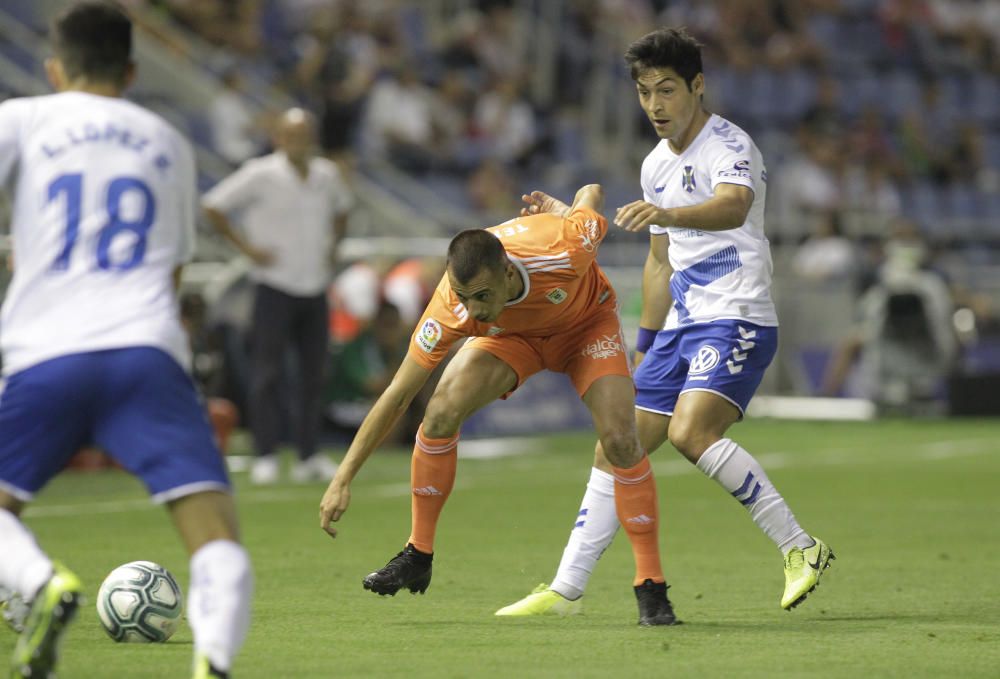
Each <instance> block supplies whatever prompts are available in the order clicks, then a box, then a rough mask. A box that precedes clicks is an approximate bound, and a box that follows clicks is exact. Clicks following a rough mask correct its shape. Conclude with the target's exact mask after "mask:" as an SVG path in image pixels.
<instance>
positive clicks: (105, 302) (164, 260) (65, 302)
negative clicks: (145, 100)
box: [0, 92, 195, 375]
mask: <svg viewBox="0 0 1000 679" xmlns="http://www.w3.org/2000/svg"><path fill="white" fill-rule="evenodd" d="M18 159H19V164H18V166H17V167H14V166H13V165H14V161H15V160H18ZM194 176H195V175H194V161H193V156H192V152H191V148H190V146H189V145H188V142H187V141H186V140H184V139H183V138H182V137H181V136H180V134H178V133H177V131H176V130H174V129H173V128H172V127H171V126H170V125H168V124H167V123H166V122H164V121H163V120H162V119H161V118H160V117H159V116H157V115H156V114H154V113H152V112H150V111H147V110H145V109H143V108H141V107H139V106H137V105H135V104H133V103H131V102H128V101H126V100H124V99H119V98H113V97H104V96H99V95H95V94H89V93H85V92H63V93H59V94H52V95H47V96H42V97H30V98H24V99H13V100H10V101H7V102H5V103H4V104H3V105H2V106H0V180H2V181H4V183H10V182H11V180H14V179H16V186H15V187H14V188H13V197H14V201H13V202H14V208H15V209H14V214H13V215H12V224H11V235H12V236H13V242H14V268H15V275H14V279H13V282H12V284H11V287H10V289H9V290H8V291H7V296H6V299H5V300H4V304H3V316H2V321H0V341H2V350H3V356H4V374H5V375H10V374H13V373H16V372H18V371H20V370H23V369H25V368H28V367H30V366H32V365H35V364H37V363H39V362H41V361H45V360H48V359H51V358H55V357H57V356H62V355H65V354H69V353H79V352H83V351H95V350H100V349H111V348H119V347H130V346H154V347H158V348H160V349H163V350H164V351H166V352H167V353H168V354H170V355H171V356H172V357H173V358H175V359H176V360H177V361H178V362H179V363H180V364H181V365H186V364H187V362H188V357H187V354H188V350H187V341H186V339H185V336H184V332H183V329H182V328H181V325H180V322H179V320H178V316H177V304H176V300H175V296H174V290H173V281H172V275H173V271H174V269H175V268H176V267H177V266H178V265H180V264H182V263H183V262H184V261H186V260H187V259H188V258H189V257H190V256H191V254H192V250H193V247H194V212H193V211H194V208H195V195H194V191H195V187H194Z"/></svg>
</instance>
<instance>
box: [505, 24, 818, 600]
mask: <svg viewBox="0 0 1000 679" xmlns="http://www.w3.org/2000/svg"><path fill="white" fill-rule="evenodd" d="M625 60H626V62H627V63H628V65H629V67H630V68H631V74H632V78H633V79H634V80H635V83H636V89H637V91H638V95H639V103H640V105H641V106H642V109H643V111H644V112H645V113H646V115H647V117H648V118H649V120H650V122H651V123H652V124H653V127H654V129H655V130H656V133H657V135H658V136H659V137H660V143H659V144H658V145H657V146H656V147H655V148H654V149H653V150H652V151H651V152H650V154H649V155H648V156H647V157H646V160H645V161H644V162H643V164H642V192H643V199H642V200H637V201H635V202H632V203H630V204H628V205H626V206H624V207H621V208H619V209H618V212H617V214H616V217H615V223H616V224H617V225H618V226H620V227H622V228H624V229H626V230H628V231H641V230H645V229H647V228H648V229H649V233H650V251H649V255H648V257H647V259H646V265H645V268H644V270H643V279H642V297H643V305H642V314H641V317H640V328H639V337H638V341H637V342H636V352H637V357H636V360H637V362H638V368H637V369H636V373H635V385H636V403H635V405H636V423H637V428H638V433H639V440H640V442H641V443H642V446H643V447H644V448H645V449H646V450H647V451H649V452H652V451H654V450H656V449H657V448H659V447H660V446H661V445H662V444H663V443H664V441H666V440H668V439H669V441H670V443H672V444H673V446H674V447H675V448H676V449H677V450H678V451H679V452H680V453H681V454H682V455H684V457H686V458H687V459H688V460H689V461H691V462H692V463H693V464H695V465H696V466H697V467H698V469H699V470H701V471H702V472H703V473H705V474H706V475H707V476H709V477H711V478H712V479H714V480H715V481H716V482H717V483H719V484H720V485H721V486H722V487H723V488H725V489H726V492H728V493H729V494H730V495H732V497H733V498H734V499H735V500H736V501H737V502H739V503H740V504H741V505H743V506H744V507H746V509H747V510H748V511H749V512H750V516H751V517H752V519H753V521H754V523H756V524H757V526H758V528H760V529H761V530H762V531H763V532H764V533H765V534H766V535H767V536H768V537H769V538H770V539H771V540H772V541H773V542H774V543H775V545H776V546H777V547H778V548H779V549H780V550H781V552H782V554H783V558H784V568H785V589H784V593H783V595H782V597H781V602H780V603H781V607H782V608H784V609H786V610H787V609H790V608H793V607H795V606H797V605H798V604H799V603H801V602H802V601H803V600H804V599H805V597H806V595H808V594H809V593H810V592H811V591H812V590H813V589H814V588H815V587H816V585H817V584H818V583H819V578H820V576H821V575H822V573H823V570H824V569H825V568H826V567H827V566H828V565H829V563H830V561H831V560H832V559H833V553H832V552H831V550H830V548H829V547H828V546H827V545H826V544H825V543H823V542H822V541H821V540H818V539H814V538H812V537H810V536H809V534H807V533H806V532H805V531H804V530H803V529H802V528H801V527H800V526H799V524H798V522H797V521H796V520H795V517H794V516H793V515H792V512H791V510H790V509H789V508H788V505H787V504H786V503H785V500H784V498H782V496H781V495H780V494H779V493H778V491H777V489H776V488H775V487H774V485H773V484H772V483H771V481H770V480H769V479H768V477H767V475H766V474H765V473H764V470H763V469H762V468H761V466H760V464H759V463H758V462H757V460H755V459H754V458H753V456H751V455H750V453H748V452H747V451H746V450H744V449H743V448H742V447H741V446H740V445H739V444H737V443H735V442H734V441H733V440H731V439H729V438H727V437H726V431H727V430H728V429H729V427H730V426H731V425H733V424H734V423H736V422H738V421H739V420H741V419H742V418H743V413H744V411H745V409H746V406H747V404H748V403H749V402H750V399H751V398H752V397H753V394H754V391H756V389H757V387H758V385H759V384H760V381H761V379H762V378H763V376H764V371H765V370H766V369H767V366H768V365H769V364H770V362H771V359H772V358H773V357H774V353H775V351H776V349H777V342H778V319H777V316H776V314H775V310H774V304H773V302H772V301H771V293H770V287H771V253H770V246H769V244H768V241H767V238H766V237H765V236H764V200H765V194H766V191H767V170H766V169H765V167H764V161H763V159H762V157H761V154H760V151H759V150H758V149H757V146H756V145H755V144H754V143H753V140H752V139H750V136H749V135H747V133H746V132H744V131H743V130H741V129H740V128H738V127H737V126H735V125H734V124H732V123H731V122H729V121H728V120H725V119H723V118H721V117H719V116H717V115H714V114H712V113H710V112H708V111H706V110H705V108H704V105H703V102H702V95H703V93H704V89H705V77H704V75H703V73H702V64H701V46H700V45H699V44H698V43H697V42H696V41H695V40H694V39H693V38H691V36H689V35H688V34H687V33H685V32H684V31H683V30H675V29H669V28H665V29H660V30H657V31H653V32H652V33H649V34H648V35H646V36H644V37H642V38H640V39H639V40H637V41H636V42H634V43H633V44H632V45H631V46H630V47H629V49H628V51H627V52H626V54H625ZM543 197H544V196H543ZM526 199H528V203H529V207H528V210H529V211H538V210H540V209H543V203H542V202H540V200H539V199H538V198H532V197H528V196H526ZM608 470H609V466H608V463H607V461H606V459H605V458H604V455H603V452H602V451H601V448H600V445H598V448H597V454H596V456H595V464H594V469H593V470H592V472H591V477H590V482H589V483H588V484H587V491H586V493H585V494H584V498H583V504H582V506H581V509H580V517H579V518H580V519H581V520H579V521H577V523H576V525H575V528H574V529H573V532H572V533H571V534H570V540H569V544H568V545H567V546H566V550H565V551H564V553H563V559H562V562H561V563H560V564H559V570H558V572H557V573H556V578H555V580H554V581H553V583H552V586H551V587H550V588H548V589H543V590H541V591H536V592H535V593H533V594H531V595H529V596H528V597H526V598H524V599H522V600H521V601H518V602H516V603H514V604H511V605H510V606H507V607H505V608H503V609H501V610H500V611H498V612H497V614H498V615H539V614H543V613H552V612H557V611H569V612H573V611H575V610H579V604H576V602H577V601H578V600H579V599H580V597H581V596H582V595H583V591H584V589H585V587H586V585H587V581H588V580H589V578H590V574H591V572H592V571H593V569H594V567H595V566H596V563H597V560H598V558H600V555H601V554H602V553H603V552H604V550H605V549H606V548H607V547H608V545H609V544H610V543H611V540H612V538H613V537H614V535H615V532H617V530H618V525H617V520H616V519H615V518H614V507H615V500H614V486H613V485H612V484H611V481H610V479H611V475H610V474H609V473H608ZM573 604H575V605H573Z"/></svg>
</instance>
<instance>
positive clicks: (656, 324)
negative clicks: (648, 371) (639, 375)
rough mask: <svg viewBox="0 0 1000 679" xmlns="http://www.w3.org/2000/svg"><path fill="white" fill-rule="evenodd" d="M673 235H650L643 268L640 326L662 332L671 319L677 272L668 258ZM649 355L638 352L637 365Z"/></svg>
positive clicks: (636, 355)
mask: <svg viewBox="0 0 1000 679" xmlns="http://www.w3.org/2000/svg"><path fill="white" fill-rule="evenodd" d="M669 247H670V236H668V235H667V234H659V235H653V234H651V235H650V236H649V253H648V254H647V255H646V264H645V265H644V266H643V268H642V313H641V314H640V316H639V327H640V328H649V329H650V330H659V329H660V328H662V327H663V325H664V323H665V322H666V320H667V313H669V311H670V305H671V304H673V298H672V297H671V296H670V293H669V291H670V276H671V275H672V274H673V273H674V269H673V267H671V266H670V258H669V257H668V256H667V248H669ZM644 356H645V352H640V351H636V352H635V364H636V365H639V364H640V363H642V359H643V357H644Z"/></svg>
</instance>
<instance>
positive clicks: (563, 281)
mask: <svg viewBox="0 0 1000 679" xmlns="http://www.w3.org/2000/svg"><path fill="white" fill-rule="evenodd" d="M607 230H608V223H607V221H606V220H605V219H604V217H603V216H602V215H600V214H599V213H597V212H595V211H593V210H591V209H589V208H577V209H576V210H574V211H573V213H572V214H570V215H569V216H568V217H565V218H563V217H557V216H555V215H551V214H540V215H532V216H530V217H519V218H517V219H512V220H510V221H508V222H504V223H503V224H501V225H499V226H494V227H491V228H489V229H487V231H490V232H491V233H493V234H494V235H495V236H496V237H497V238H499V239H500V241H501V242H502V243H503V246H504V249H505V250H506V251H507V256H508V257H509V258H510V260H511V261H512V262H513V263H514V265H515V266H516V267H517V268H518V270H519V271H520V273H521V277H522V279H523V280H524V292H523V293H522V295H521V297H520V298H519V299H515V300H512V301H510V302H508V303H507V306H506V308H505V309H504V310H503V311H502V312H501V313H500V316H499V317H497V320H496V321H495V322H493V323H482V322H479V321H477V320H476V319H474V318H471V317H470V316H469V312H468V310H466V308H465V306H464V305H463V304H462V303H461V302H459V301H458V297H456V296H455V293H454V292H452V289H451V285H450V284H449V282H448V276H447V274H446V275H445V276H444V277H443V278H442V279H441V282H440V283H439V284H438V286H437V289H436V290H435V291H434V296H433V298H432V299H431V301H430V303H429V304H428V305H427V308H426V309H425V310H424V314H423V316H422V317H421V319H420V322H419V323H418V324H417V327H416V329H415V331H414V333H413V337H412V338H411V342H410V348H409V355H410V356H411V357H412V358H413V359H414V360H415V361H416V362H417V363H419V364H420V365H422V366H423V367H425V368H427V369H428V370H430V369H432V368H434V366H436V365H437V364H438V363H439V362H440V361H441V360H442V359H443V358H444V357H445V355H446V354H447V353H448V349H449V347H451V345H452V344H454V343H455V342H456V341H457V340H459V339H461V338H462V337H503V336H505V335H522V336H525V337H550V336H552V335H556V334H561V333H564V332H566V331H568V330H571V329H572V328H573V327H575V326H577V325H579V324H581V323H586V322H587V320H588V318H589V317H590V316H591V315H592V314H593V313H595V312H596V311H597V310H599V309H604V308H606V307H605V306H604V305H614V304H615V294H614V290H613V289H612V287H611V284H610V283H609V282H608V279H607V277H606V276H605V275H604V272H603V271H601V268H600V267H599V266H598V265H597V261H596V257H597V248H598V246H599V245H600V244H601V241H602V240H604V236H605V234H607Z"/></svg>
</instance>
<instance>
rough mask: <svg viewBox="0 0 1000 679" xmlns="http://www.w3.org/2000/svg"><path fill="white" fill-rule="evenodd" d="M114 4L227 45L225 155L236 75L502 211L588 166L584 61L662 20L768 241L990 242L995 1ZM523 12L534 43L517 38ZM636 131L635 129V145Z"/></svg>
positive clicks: (994, 203)
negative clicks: (749, 144) (764, 192)
mask: <svg viewBox="0 0 1000 679" xmlns="http://www.w3.org/2000/svg"><path fill="white" fill-rule="evenodd" d="M134 2H135V4H145V5H148V7H149V10H150V23H157V24H159V23H167V22H168V21H169V22H175V23H177V24H182V25H184V26H186V27H187V28H189V29H191V30H193V31H194V32H195V33H197V34H199V35H200V36H201V37H202V38H204V39H205V40H207V41H209V42H211V43H212V44H214V45H217V46H219V47H221V48H224V51H225V53H226V54H229V55H231V61H230V62H229V63H224V64H220V65H219V69H220V70H221V71H222V74H223V75H224V79H225V83H226V88H227V89H226V90H223V91H222V92H220V95H219V100H218V101H217V102H215V104H214V105H213V108H212V121H213V125H212V127H213V130H214V131H215V138H216V140H217V145H218V147H219V149H220V150H221V151H222V152H223V154H224V155H225V156H226V157H227V158H228V159H229V160H230V161H232V162H238V161H240V160H243V159H245V158H246V157H249V156H250V155H253V154H254V153H256V152H259V151H260V149H261V146H262V145H263V144H264V143H266V135H264V134H262V128H261V125H260V122H261V121H259V120H256V119H255V117H254V116H253V115H251V114H250V113H249V112H248V111H242V112H240V111H239V105H238V103H237V102H239V98H238V97H232V96H230V95H229V94H228V93H227V91H228V90H235V91H238V90H239V88H240V87H242V84H241V77H240V73H241V72H242V73H246V72H252V73H254V74H255V75H256V76H260V77H261V78H262V79H263V80H265V81H266V82H268V83H270V84H272V85H274V86H275V87H278V88H280V89H281V90H282V91H284V92H287V93H288V94H290V95H291V96H293V97H294V98H295V99H297V100H298V101H300V102H302V103H303V104H304V105H306V106H307V107H309V108H311V109H312V110H315V111H317V112H318V114H319V115H320V117H321V120H322V142H323V145H324V147H325V149H326V150H327V151H328V152H329V153H330V154H332V155H334V156H337V157H347V158H350V157H360V158H363V159H364V160H365V161H366V162H369V161H373V160H375V159H382V160H384V161H386V162H388V163H390V164H392V165H395V166H396V167H398V168H399V169H401V170H404V171H406V172H407V173H411V174H414V173H415V174H418V175H424V176H426V175H432V176H437V175H443V176H445V177H448V176H449V175H450V176H451V177H452V178H453V179H454V181H456V182H457V181H458V180H459V179H460V180H461V182H462V184H463V187H462V188H463V189H464V191H463V190H456V189H452V190H447V191H445V192H444V194H445V195H447V196H448V197H453V198H456V199H457V200H460V201H464V202H465V203H466V204H467V206H468V207H472V208H475V209H481V210H484V211H486V212H488V213H491V214H492V213H497V212H500V213H502V212H504V211H506V210H509V207H510V204H509V199H507V196H508V195H509V194H510V193H511V192H510V191H503V190H500V189H499V188H497V187H505V186H511V187H513V185H515V184H520V183H521V178H522V177H523V176H525V174H527V175H528V176H532V177H538V178H543V177H544V176H545V171H546V170H548V169H550V168H553V167H562V166H566V165H571V166H572V165H575V166H577V171H579V166H580V165H581V164H588V163H589V164H594V162H593V158H591V157H590V156H588V155H587V154H586V153H585V147H586V145H587V144H588V139H587V138H586V136H585V134H584V131H582V130H581V129H580V122H579V121H580V119H581V116H582V115H584V114H583V113H582V111H583V110H584V109H586V108H587V107H590V106H594V105H595V103H594V102H592V101H588V98H587V95H588V94H589V93H590V90H588V82H590V81H591V80H592V79H593V78H594V77H595V75H597V74H598V71H599V70H600V69H606V68H613V69H617V76H618V77H619V78H625V77H627V76H626V75H625V74H624V69H623V68H622V65H621V63H620V61H621V60H620V53H621V52H622V51H623V49H624V46H625V45H626V44H627V43H628V42H629V41H630V40H631V39H633V38H634V37H636V36H638V35H640V34H642V33H643V32H644V31H646V30H647V29H648V28H649V27H651V26H655V25H658V24H662V23H668V24H674V25H686V26H687V27H688V28H689V30H690V31H691V32H692V33H693V34H694V35H696V36H697V37H698V38H699V39H701V40H702V41H703V42H704V44H705V63H706V71H707V78H708V92H709V95H708V96H709V104H710V106H711V107H712V108H713V110H716V111H717V112H719V113H720V114H722V115H724V116H727V117H729V118H731V119H733V120H734V121H735V122H736V123H738V124H740V125H741V126H743V127H744V128H746V129H747V130H748V131H749V132H750V133H751V134H753V135H755V137H756V138H757V139H758V142H759V144H760V145H761V146H762V147H763V150H764V152H765V158H766V160H767V161H768V163H769V166H770V167H771V168H772V176H773V177H776V178H777V181H775V183H774V184H775V187H776V190H775V191H774V196H773V197H772V198H771V206H770V211H771V213H772V215H773V217H772V220H771V222H772V227H773V228H772V229H771V235H772V236H773V237H777V238H779V239H780V238H782V237H787V238H802V237H805V236H807V235H809V234H810V233H812V232H813V231H814V227H815V226H816V223H817V222H824V223H825V222H827V221H828V217H827V214H826V213H829V212H831V211H837V212H842V213H844V214H845V215H846V217H847V218H848V220H847V222H846V223H848V224H850V225H851V228H850V229H849V231H850V232H852V233H865V234H877V233H882V232H883V231H884V230H883V228H882V227H883V226H884V224H886V223H887V222H888V221H889V220H890V219H891V218H893V217H896V216H898V215H901V214H905V215H907V216H909V217H910V218H913V219H915V220H916V221H917V223H918V224H919V225H920V227H921V228H922V229H923V230H925V231H926V232H927V233H928V235H930V236H931V237H932V238H933V239H934V240H939V241H940V240H943V241H951V240H963V241H964V240H969V239H973V240H975V239H976V237H977V236H979V235H982V236H983V237H984V238H995V237H997V236H998V235H1000V229H995V230H994V231H993V232H992V233H983V234H978V233H976V231H975V229H976V224H978V221H979V220H981V219H982V218H985V217H986V216H987V215H989V214H995V211H996V208H998V207H1000V201H998V199H997V196H998V195H1000V106H997V105H996V102H997V101H998V100H1000V3H995V2H982V1H979V0H760V1H755V2H746V1H744V0H673V1H670V0H575V1H573V2H554V3H545V2H541V1H533V2H532V1H519V0H478V1H470V2H427V3H416V2H403V1H399V0H364V1H362V0H269V1H268V0H243V1H232V0H230V1H226V0H199V1H197V2H193V1H191V0H159V1H153V0H150V1H148V2H140V0H134ZM547 5H548V6H549V7H548V8H547V7H546V6H547ZM153 17H155V18H156V20H155V21H154V20H153ZM167 17H169V20H168V19H167ZM544 21H547V22H551V30H550V31H549V33H548V36H549V43H550V44H548V45H545V46H539V45H536V44H530V41H531V40H532V39H536V38H537V37H538V36H539V35H543V34H542V33H539V32H538V31H537V30H533V28H532V25H533V24H537V23H539V22H544ZM180 49H183V47H180ZM549 52H551V55H550V57H551V62H552V66H553V68H552V73H551V77H550V78H547V79H546V80H545V81H542V80H539V78H538V73H537V71H538V69H539V67H540V64H542V63H547V62H548V61H547V59H541V55H543V54H549ZM539 82H541V83H542V84H541V85H539V84H538V83H539ZM619 103H620V104H621V105H623V106H624V105H627V104H628V102H619ZM631 110H633V111H635V112H636V113H637V115H635V116H633V119H634V124H635V125H636V126H638V127H641V128H642V130H641V132H642V133H645V132H646V130H645V125H646V123H645V121H644V120H643V119H642V118H641V116H639V115H638V108H637V107H631ZM234 121H236V122H234ZM574 121H575V122H574ZM650 140H651V138H650V137H649V136H648V135H645V136H643V137H640V138H638V139H637V141H636V143H637V149H636V151H635V155H636V156H637V157H639V158H641V155H642V154H643V153H644V152H645V150H646V149H648V147H649V144H650ZM597 169H603V171H604V172H608V173H610V172H612V171H613V170H616V169H617V168H607V167H604V168H597ZM634 171H635V170H634V169H633V170H632V172H634ZM456 178H458V179H456ZM515 178H516V179H515ZM441 183H442V184H447V181H446V180H442V182H441ZM435 186H437V184H435ZM484 186H485V187H486V188H483V187H484ZM463 193H464V195H462V194H463ZM498 196H500V197H498ZM963 219H964V220H965V221H966V222H967V223H966V224H963V223H962V220H963Z"/></svg>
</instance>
